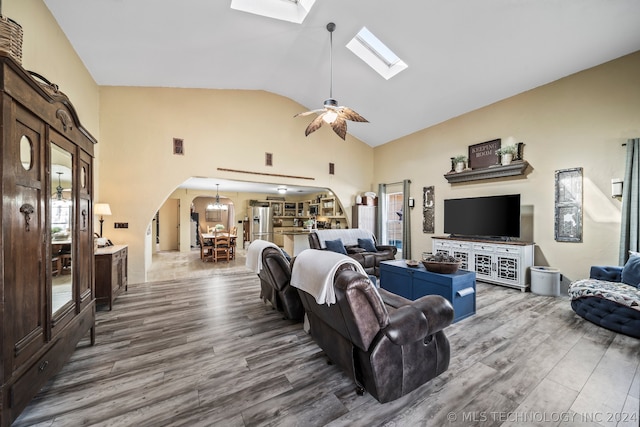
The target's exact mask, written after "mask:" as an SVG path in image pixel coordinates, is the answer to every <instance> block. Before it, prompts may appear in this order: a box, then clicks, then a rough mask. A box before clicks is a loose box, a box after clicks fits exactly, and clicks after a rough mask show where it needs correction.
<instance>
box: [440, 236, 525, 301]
mask: <svg viewBox="0 0 640 427" xmlns="http://www.w3.org/2000/svg"><path fill="white" fill-rule="evenodd" d="M432 242H433V253H434V254H438V253H443V254H447V255H451V256H453V257H455V258H458V259H459V260H460V261H462V264H461V266H460V268H461V269H463V270H469V271H475V273H476V279H477V280H481V281H483V282H490V283H495V284H498V285H504V286H508V287H511V288H516V289H520V290H521V291H522V292H525V291H526V290H527V288H528V287H529V283H530V281H529V277H530V272H529V269H530V267H532V266H533V248H534V246H535V245H534V244H533V243H528V242H518V241H512V242H508V241H494V240H476V239H466V238H460V237H433V238H432Z"/></svg>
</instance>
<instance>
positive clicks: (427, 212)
mask: <svg viewBox="0 0 640 427" xmlns="http://www.w3.org/2000/svg"><path fill="white" fill-rule="evenodd" d="M434 191H435V190H434V188H433V185H432V186H430V187H423V188H422V194H423V199H422V232H423V233H425V234H427V233H431V234H433V233H435V208H436V203H435V194H434Z"/></svg>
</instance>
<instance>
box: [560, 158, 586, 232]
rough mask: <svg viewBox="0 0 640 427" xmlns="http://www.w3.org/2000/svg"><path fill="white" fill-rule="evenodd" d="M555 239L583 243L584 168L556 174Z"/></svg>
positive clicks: (564, 170) (561, 171) (566, 170)
mask: <svg viewBox="0 0 640 427" xmlns="http://www.w3.org/2000/svg"><path fill="white" fill-rule="evenodd" d="M555 187H556V189H555V190H556V194H555V239H556V241H557V242H582V168H573V169H562V170H557V171H556V173H555Z"/></svg>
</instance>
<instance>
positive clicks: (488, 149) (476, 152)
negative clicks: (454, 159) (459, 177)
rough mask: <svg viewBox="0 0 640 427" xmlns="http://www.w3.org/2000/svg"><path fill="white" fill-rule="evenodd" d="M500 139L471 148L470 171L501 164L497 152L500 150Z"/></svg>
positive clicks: (471, 146)
mask: <svg viewBox="0 0 640 427" xmlns="http://www.w3.org/2000/svg"><path fill="white" fill-rule="evenodd" d="M501 143H502V141H501V139H500V138H498V139H494V140H491V141H486V142H481V143H480V144H475V145H470V146H469V169H481V168H488V167H489V166H493V165H496V164H499V163H500V162H499V159H498V156H497V155H496V150H498V148H500V145H501Z"/></svg>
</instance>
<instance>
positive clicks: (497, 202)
mask: <svg viewBox="0 0 640 427" xmlns="http://www.w3.org/2000/svg"><path fill="white" fill-rule="evenodd" d="M444 232H445V233H449V234H451V235H452V236H454V237H455V236H459V237H462V236H467V237H483V238H493V239H504V240H508V239H510V238H518V237H520V194H507V195H502V196H487V197H469V198H464V199H447V200H445V201H444Z"/></svg>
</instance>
